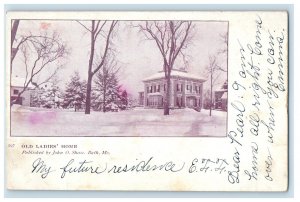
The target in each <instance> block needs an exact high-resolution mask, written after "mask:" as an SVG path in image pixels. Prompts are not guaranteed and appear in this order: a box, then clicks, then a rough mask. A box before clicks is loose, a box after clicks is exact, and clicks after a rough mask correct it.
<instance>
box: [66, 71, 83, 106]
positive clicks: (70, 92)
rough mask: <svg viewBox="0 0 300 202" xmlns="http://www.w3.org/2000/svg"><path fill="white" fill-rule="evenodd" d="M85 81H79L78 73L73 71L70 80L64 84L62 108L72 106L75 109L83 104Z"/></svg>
mask: <svg viewBox="0 0 300 202" xmlns="http://www.w3.org/2000/svg"><path fill="white" fill-rule="evenodd" d="M85 96H86V81H80V75H79V73H78V72H75V73H74V75H73V76H71V81H70V82H69V83H67V84H66V90H65V94H64V101H63V108H73V107H74V110H75V111H77V110H78V109H80V108H82V107H83V106H82V105H84V104H85Z"/></svg>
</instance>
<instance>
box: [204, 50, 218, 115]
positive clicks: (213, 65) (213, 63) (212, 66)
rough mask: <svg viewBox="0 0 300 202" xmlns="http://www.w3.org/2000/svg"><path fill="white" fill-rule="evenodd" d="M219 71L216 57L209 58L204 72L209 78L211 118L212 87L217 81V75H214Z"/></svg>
mask: <svg viewBox="0 0 300 202" xmlns="http://www.w3.org/2000/svg"><path fill="white" fill-rule="evenodd" d="M218 70H219V66H218V65H217V58H216V56H209V64H208V66H207V67H206V71H207V73H208V76H209V77H210V79H209V80H210V84H209V86H210V103H209V116H211V111H212V106H213V87H214V85H215V82H216V81H217V79H218V77H219V76H220V74H219V75H216V74H217V72H218Z"/></svg>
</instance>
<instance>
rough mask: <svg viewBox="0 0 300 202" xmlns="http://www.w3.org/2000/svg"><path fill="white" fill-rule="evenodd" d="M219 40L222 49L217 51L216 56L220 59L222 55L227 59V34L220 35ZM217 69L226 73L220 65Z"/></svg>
mask: <svg viewBox="0 0 300 202" xmlns="http://www.w3.org/2000/svg"><path fill="white" fill-rule="evenodd" d="M220 40H221V42H222V45H223V47H222V48H220V49H219V51H218V56H219V57H222V55H225V56H226V58H227V53H228V32H226V33H224V34H220ZM226 62H227V61H226ZM226 66H227V65H226ZM217 68H218V69H219V70H220V71H222V72H227V68H226V69H225V68H223V67H221V66H220V65H218V66H217Z"/></svg>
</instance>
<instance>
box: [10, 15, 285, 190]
mask: <svg viewBox="0 0 300 202" xmlns="http://www.w3.org/2000/svg"><path fill="white" fill-rule="evenodd" d="M6 73H7V74H6V103H7V105H6V120H7V125H6V131H7V133H6V154H7V155H6V182H7V185H6V186H7V189H12V190H131V191H138V190H149V191H286V190H287V189H288V113H287V111H288V100H287V98H288V13H287V12H286V11H272V12H271V11H264V12H263V11H251V12H214V11H210V12H8V13H7V15H6Z"/></svg>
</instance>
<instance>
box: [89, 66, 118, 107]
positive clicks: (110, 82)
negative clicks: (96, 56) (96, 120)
mask: <svg viewBox="0 0 300 202" xmlns="http://www.w3.org/2000/svg"><path fill="white" fill-rule="evenodd" d="M118 89H119V84H118V79H117V76H116V72H113V71H110V69H108V68H105V66H104V67H103V69H102V71H99V72H98V73H97V74H96V79H95V85H94V88H93V108H94V109H95V110H101V111H103V112H105V111H106V110H107V107H108V106H110V105H111V104H112V103H113V104H117V103H116V102H117V99H118Z"/></svg>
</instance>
